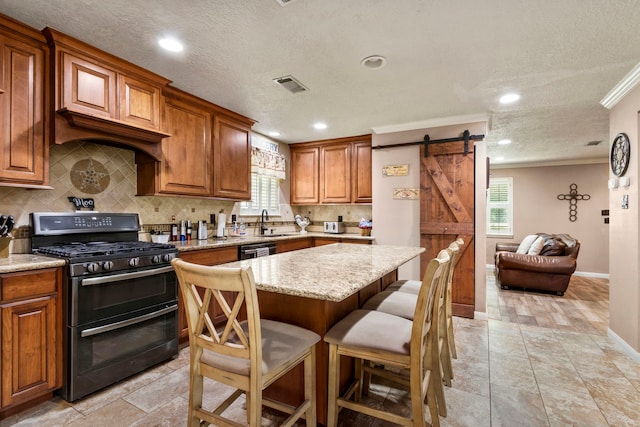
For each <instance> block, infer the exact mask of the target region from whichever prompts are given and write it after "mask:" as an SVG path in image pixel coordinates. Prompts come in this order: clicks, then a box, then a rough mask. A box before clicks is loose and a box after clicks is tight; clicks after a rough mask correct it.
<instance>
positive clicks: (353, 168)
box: [290, 135, 371, 205]
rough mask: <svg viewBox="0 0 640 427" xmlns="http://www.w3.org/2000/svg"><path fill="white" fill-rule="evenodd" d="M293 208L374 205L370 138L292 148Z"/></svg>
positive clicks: (335, 140) (329, 141)
mask: <svg viewBox="0 0 640 427" xmlns="http://www.w3.org/2000/svg"><path fill="white" fill-rule="evenodd" d="M290 150H291V204H292V205H315V204H347V203H371V135H362V136H357V137H348V138H339V139H332V140H323V141H314V142H306V143H303V144H293V145H291V146H290Z"/></svg>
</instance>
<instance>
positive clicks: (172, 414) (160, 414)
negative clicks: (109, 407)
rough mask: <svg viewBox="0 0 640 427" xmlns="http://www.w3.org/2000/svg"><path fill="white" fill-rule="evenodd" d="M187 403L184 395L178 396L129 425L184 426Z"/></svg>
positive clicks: (142, 426)
mask: <svg viewBox="0 0 640 427" xmlns="http://www.w3.org/2000/svg"><path fill="white" fill-rule="evenodd" d="M188 403H189V402H188V400H185V399H184V397H182V396H178V397H176V398H175V399H173V400H171V401H170V402H168V403H166V404H165V405H163V406H161V407H160V408H158V409H156V410H155V411H153V412H151V413H150V414H149V415H147V416H146V417H144V418H143V419H141V420H138V421H136V422H135V423H133V424H131V426H130V427H151V426H153V427H185V426H186V425H187V408H188Z"/></svg>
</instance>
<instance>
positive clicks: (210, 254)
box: [178, 246, 238, 341]
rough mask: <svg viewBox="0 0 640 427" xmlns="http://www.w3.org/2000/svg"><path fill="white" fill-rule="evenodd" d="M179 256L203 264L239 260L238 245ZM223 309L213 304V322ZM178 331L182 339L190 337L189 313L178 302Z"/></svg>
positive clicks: (184, 253) (211, 314) (217, 320)
mask: <svg viewBox="0 0 640 427" xmlns="http://www.w3.org/2000/svg"><path fill="white" fill-rule="evenodd" d="M179 257H180V258H181V259H183V260H185V261H187V262H191V263H193V264H201V265H217V264H224V263H227V262H233V261H238V247H237V246H229V247H226V248H219V249H202V250H197V251H189V252H181V253H180V254H179ZM178 298H179V299H180V300H181V301H182V293H180V292H179V297H178ZM221 315H222V309H221V308H220V306H219V305H218V304H212V305H211V311H210V312H209V316H211V320H213V323H214V324H215V323H218V322H219V321H220V320H221ZM178 331H179V336H180V341H184V340H188V339H189V329H188V324H187V314H186V312H185V309H184V305H183V304H178Z"/></svg>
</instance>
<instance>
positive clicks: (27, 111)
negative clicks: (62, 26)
mask: <svg viewBox="0 0 640 427" xmlns="http://www.w3.org/2000/svg"><path fill="white" fill-rule="evenodd" d="M0 54H1V55H0V185H6V186H19V187H43V186H47V184H48V181H49V141H48V135H49V133H48V122H49V113H48V109H47V107H48V105H47V100H48V65H49V64H48V63H49V49H48V48H47V45H46V42H45V39H44V37H43V36H42V34H40V33H39V32H38V31H36V30H34V29H32V28H29V27H27V26H24V25H22V24H20V23H18V22H17V21H14V20H12V19H9V18H6V17H3V16H2V15H0Z"/></svg>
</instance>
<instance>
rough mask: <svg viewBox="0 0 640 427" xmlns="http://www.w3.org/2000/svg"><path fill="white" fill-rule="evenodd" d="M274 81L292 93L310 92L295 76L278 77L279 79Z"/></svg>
mask: <svg viewBox="0 0 640 427" xmlns="http://www.w3.org/2000/svg"><path fill="white" fill-rule="evenodd" d="M273 81H274V82H276V83H277V84H279V85H280V86H282V87H283V88H285V89H286V90H288V91H289V92H291V93H300V92H306V91H308V90H309V89H307V88H306V87H305V86H304V85H303V84H302V83H300V82H299V81H298V80H297V79H296V78H294V77H293V76H284V77H278V78H277V79H273Z"/></svg>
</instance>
